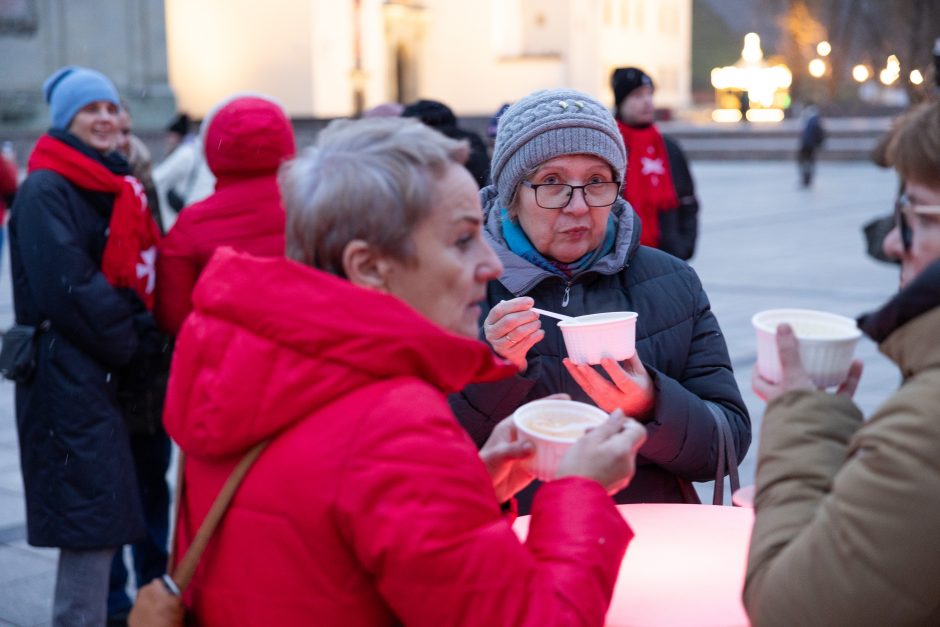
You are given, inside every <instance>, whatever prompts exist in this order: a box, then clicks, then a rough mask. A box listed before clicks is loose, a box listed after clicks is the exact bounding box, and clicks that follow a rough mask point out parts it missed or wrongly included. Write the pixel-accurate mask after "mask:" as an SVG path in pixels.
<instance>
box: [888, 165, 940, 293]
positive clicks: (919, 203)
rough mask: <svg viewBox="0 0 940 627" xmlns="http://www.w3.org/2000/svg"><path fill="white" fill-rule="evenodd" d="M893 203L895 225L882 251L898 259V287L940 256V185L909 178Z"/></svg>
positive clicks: (906, 283)
mask: <svg viewBox="0 0 940 627" xmlns="http://www.w3.org/2000/svg"><path fill="white" fill-rule="evenodd" d="M904 189H905V194H904V195H903V196H902V197H901V198H900V199H899V200H898V203H897V205H896V206H895V225H894V228H893V229H891V231H890V232H889V233H888V237H886V238H885V241H884V244H883V246H884V251H885V254H887V255H888V256H889V257H893V258H895V259H898V260H900V262H901V287H902V288H903V287H905V286H906V285H908V284H909V283H910V282H911V281H913V280H914V279H915V278H916V277H917V275H918V274H920V273H921V271H923V269H924V268H925V267H927V266H928V265H930V264H931V263H932V262H933V261H936V260H937V259H940V188H937V187H932V186H928V185H923V184H921V183H914V182H912V181H908V182H906V183H905V186H904Z"/></svg>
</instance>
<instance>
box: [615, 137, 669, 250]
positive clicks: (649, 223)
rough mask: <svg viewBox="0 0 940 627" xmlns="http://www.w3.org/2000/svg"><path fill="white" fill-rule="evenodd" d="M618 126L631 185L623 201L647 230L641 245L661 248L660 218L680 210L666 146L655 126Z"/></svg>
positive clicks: (628, 180)
mask: <svg viewBox="0 0 940 627" xmlns="http://www.w3.org/2000/svg"><path fill="white" fill-rule="evenodd" d="M617 126H618V127H619V128H620V134H621V135H623V143H624V144H626V145H627V157H628V161H627V181H626V185H624V189H623V197H624V198H626V199H627V202H629V203H630V204H631V205H632V206H633V208H634V209H635V210H636V212H637V214H638V215H639V216H640V224H641V225H642V226H643V231H642V234H641V235H640V243H641V244H643V245H644V246H652V247H654V248H658V247H659V214H660V212H662V211H669V210H671V209H675V208H676V207H678V206H679V197H678V196H676V187H675V185H674V184H673V182H672V172H671V171H670V170H669V155H667V154H666V143H665V142H664V141H663V136H662V135H660V134H659V131H657V130H656V127H655V126H653V125H650V126H647V127H645V128H633V127H632V126H627V125H626V124H624V123H623V122H621V121H619V120H618V121H617Z"/></svg>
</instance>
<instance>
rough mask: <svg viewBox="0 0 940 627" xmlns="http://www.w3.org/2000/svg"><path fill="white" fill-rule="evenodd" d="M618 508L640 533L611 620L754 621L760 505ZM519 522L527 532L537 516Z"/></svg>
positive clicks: (676, 625)
mask: <svg viewBox="0 0 940 627" xmlns="http://www.w3.org/2000/svg"><path fill="white" fill-rule="evenodd" d="M618 509H619V510H620V512H621V514H623V517H624V518H625V519H626V521H627V522H628V523H629V524H630V526H631V527H632V528H633V531H634V533H635V534H636V537H634V538H633V541H632V542H631V543H630V546H629V548H628V549H627V554H626V556H625V557H624V560H623V564H622V565H621V567H620V575H619V576H618V577H617V586H616V588H615V589H614V598H613V600H612V601H611V604H610V610H609V611H608V613H607V624H608V625H617V626H627V625H630V626H637V627H666V626H669V627H736V626H738V625H741V626H747V625H748V620H747V615H746V614H745V613H744V606H743V605H742V604H741V589H742V588H743V585H744V569H745V565H746V563H747V548H748V543H749V542H750V537H751V527H752V525H753V524H754V513H753V510H751V509H749V508H740V507H718V506H714V505H675V504H643V505H619V506H618ZM514 529H515V531H516V533H517V534H519V537H520V538H525V536H526V534H527V533H528V530H529V517H528V516H520V517H519V519H518V520H516V523H515V525H514Z"/></svg>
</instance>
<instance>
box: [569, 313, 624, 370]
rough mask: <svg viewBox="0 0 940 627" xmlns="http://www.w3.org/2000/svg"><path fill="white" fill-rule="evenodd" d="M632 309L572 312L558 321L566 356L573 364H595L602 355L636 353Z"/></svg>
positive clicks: (620, 358) (616, 357)
mask: <svg viewBox="0 0 940 627" xmlns="http://www.w3.org/2000/svg"><path fill="white" fill-rule="evenodd" d="M636 319H637V313H636V312H635V311H612V312H608V313H598V314H589V315H587V316H576V317H575V318H573V319H572V320H562V321H561V322H559V323H558V328H559V329H561V334H562V336H563V337H564V338H565V348H566V349H567V350H568V357H569V358H570V359H571V361H573V362H574V363H576V364H591V365H595V364H599V363H601V359H603V358H604V357H610V358H611V359H614V360H616V361H623V360H625V359H630V358H631V357H633V355H634V354H635V353H636Z"/></svg>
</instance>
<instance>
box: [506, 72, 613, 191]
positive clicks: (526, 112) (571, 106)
mask: <svg viewBox="0 0 940 627" xmlns="http://www.w3.org/2000/svg"><path fill="white" fill-rule="evenodd" d="M570 154H581V155H595V156H597V157H600V158H601V159H603V160H604V161H606V162H607V163H609V164H610V165H611V167H613V169H614V171H615V172H616V174H617V180H619V181H622V180H623V173H624V170H625V169H626V167H627V150H626V148H624V145H623V137H621V135H620V130H619V129H618V128H617V123H616V122H615V121H614V118H613V116H612V115H611V114H610V111H608V110H607V108H606V107H604V105H602V104H601V103H600V102H598V101H597V100H595V99H594V98H592V97H591V96H588V95H587V94H584V93H581V92H579V91H574V90H572V89H544V90H541V91H536V92H533V93H531V94H529V95H528V96H526V97H525V98H523V99H521V100H519V101H518V102H516V103H515V104H513V105H512V106H511V107H509V108H508V109H507V110H506V112H505V113H503V115H502V116H501V117H500V118H499V127H498V128H497V131H496V145H495V146H494V148H493V164H492V166H491V170H490V172H491V174H492V177H493V184H494V185H495V186H496V191H497V192H498V193H499V201H500V203H501V204H502V206H503V207H508V206H509V203H510V202H512V197H513V195H515V193H516V188H517V187H519V183H521V182H522V179H523V177H524V176H525V175H526V174H527V173H528V172H529V171H530V170H532V169H533V168H535V167H536V166H538V165H539V164H540V163H544V162H546V161H548V160H549V159H554V158H555V157H559V156H561V155H570Z"/></svg>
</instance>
